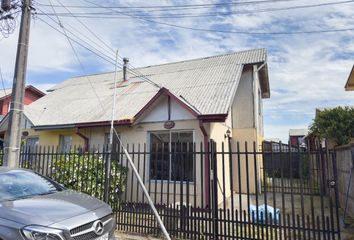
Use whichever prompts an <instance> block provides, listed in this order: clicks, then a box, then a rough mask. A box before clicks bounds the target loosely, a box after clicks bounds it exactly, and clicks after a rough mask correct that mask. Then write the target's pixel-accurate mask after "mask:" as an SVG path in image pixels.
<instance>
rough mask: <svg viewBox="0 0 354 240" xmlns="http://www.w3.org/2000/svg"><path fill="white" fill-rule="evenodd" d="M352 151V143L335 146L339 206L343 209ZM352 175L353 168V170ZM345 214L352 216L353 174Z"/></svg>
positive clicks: (353, 146)
mask: <svg viewBox="0 0 354 240" xmlns="http://www.w3.org/2000/svg"><path fill="white" fill-rule="evenodd" d="M352 152H353V154H354V144H350V145H345V146H340V147H337V148H336V154H337V173H338V193H339V204H340V207H341V208H342V209H343V210H344V209H345V202H346V198H347V190H348V184H349V178H350V170H351V168H353V160H352V158H353V157H354V156H352ZM353 175H354V170H353ZM347 214H348V215H349V216H351V217H352V218H354V176H352V180H351V185H350V189H349V194H348V207H347Z"/></svg>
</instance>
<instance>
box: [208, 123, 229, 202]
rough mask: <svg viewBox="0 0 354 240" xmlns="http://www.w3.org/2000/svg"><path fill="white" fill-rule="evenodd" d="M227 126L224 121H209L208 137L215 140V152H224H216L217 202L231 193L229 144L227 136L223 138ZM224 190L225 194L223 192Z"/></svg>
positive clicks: (222, 200)
mask: <svg viewBox="0 0 354 240" xmlns="http://www.w3.org/2000/svg"><path fill="white" fill-rule="evenodd" d="M228 129H229V127H228V126H227V125H226V124H225V123H211V124H210V138H211V139H213V140H214V141H215V142H216V148H217V149H216V152H217V153H222V152H223V151H224V152H225V154H217V159H216V161H217V177H218V182H219V184H218V201H219V202H218V203H219V204H221V203H222V202H225V203H226V201H224V200H225V199H224V197H225V198H226V199H227V198H228V197H230V195H231V189H230V181H231V179H230V171H229V169H230V168H229V167H230V161H229V154H227V152H228V151H229V144H228V139H227V137H226V138H225V134H226V131H227V130H228ZM224 192H225V194H223V193H224Z"/></svg>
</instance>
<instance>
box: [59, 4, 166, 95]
mask: <svg viewBox="0 0 354 240" xmlns="http://www.w3.org/2000/svg"><path fill="white" fill-rule="evenodd" d="M57 2H58V3H59V4H60V5H61V6H63V7H64V8H65V9H66V10H67V11H68V12H69V13H70V14H72V13H71V11H70V10H69V9H67V8H66V7H65V6H64V5H63V4H62V3H61V2H60V1H59V0H57ZM75 19H76V20H77V21H78V22H79V23H80V24H81V25H82V26H84V28H85V29H86V30H88V31H89V32H90V33H91V34H92V35H94V36H95V38H96V39H98V40H99V41H100V42H101V43H102V44H103V45H105V46H106V47H107V48H108V49H110V50H111V51H112V53H113V54H114V52H115V51H114V50H113V49H112V48H111V47H110V46H109V45H108V44H107V43H105V42H104V41H103V40H102V39H101V38H100V37H99V36H98V35H97V34H95V33H94V32H93V31H92V30H91V29H90V28H89V27H87V26H86V24H84V23H83V22H82V21H80V20H79V19H78V18H76V17H75ZM117 54H118V53H117ZM118 56H119V57H120V58H121V59H123V57H122V56H120V55H119V54H118ZM120 66H122V65H120ZM131 66H132V65H131ZM133 68H134V67H133ZM128 72H131V73H133V75H134V74H135V76H137V77H140V78H141V79H143V80H145V81H147V82H149V83H150V84H152V85H154V86H156V87H158V88H161V86H160V85H158V84H157V83H155V82H154V81H152V80H151V79H149V78H147V77H146V76H144V75H143V74H141V73H140V72H138V71H137V70H136V69H135V70H134V69H128ZM139 75H140V76H139Z"/></svg>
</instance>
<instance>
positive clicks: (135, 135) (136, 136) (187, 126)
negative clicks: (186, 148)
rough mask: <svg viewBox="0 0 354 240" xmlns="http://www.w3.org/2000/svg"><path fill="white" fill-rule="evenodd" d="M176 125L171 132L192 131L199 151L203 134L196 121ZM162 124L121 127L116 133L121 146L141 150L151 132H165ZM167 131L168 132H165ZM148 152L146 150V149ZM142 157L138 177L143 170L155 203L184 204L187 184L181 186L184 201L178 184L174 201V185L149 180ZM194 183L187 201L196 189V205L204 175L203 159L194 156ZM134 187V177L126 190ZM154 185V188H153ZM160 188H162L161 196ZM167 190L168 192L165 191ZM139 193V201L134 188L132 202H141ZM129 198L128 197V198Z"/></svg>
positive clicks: (146, 184) (179, 122) (180, 122)
mask: <svg viewBox="0 0 354 240" xmlns="http://www.w3.org/2000/svg"><path fill="white" fill-rule="evenodd" d="M175 123H176V125H175V127H174V128H173V129H172V131H176V130H192V131H194V140H195V142H196V148H197V151H199V146H200V143H201V142H203V134H202V132H201V131H200V128H199V122H198V121H197V120H187V121H175ZM163 124H164V123H163V122H159V123H142V124H139V125H136V126H133V127H121V128H118V129H117V131H118V132H119V134H120V135H121V139H122V142H123V144H128V143H129V145H130V149H131V148H132V144H134V145H135V149H137V148H138V145H139V144H140V147H141V150H142V149H143V146H144V143H147V146H148V144H149V139H148V138H149V132H153V131H161V130H165V129H164V127H163ZM167 131H168V130H167ZM147 150H148V149H147ZM134 158H135V161H137V159H138V158H139V156H137V155H135V156H134ZM143 159H144V157H143V155H141V156H140V164H139V168H140V169H139V173H140V176H142V177H143V168H145V179H143V180H144V182H145V186H146V188H148V189H149V188H150V192H151V196H152V198H153V199H155V198H156V199H155V200H156V202H157V203H161V204H167V199H169V202H168V204H173V201H174V200H175V201H176V202H180V201H183V202H186V201H187V200H186V199H185V196H186V193H187V184H183V189H182V190H183V192H184V199H181V194H180V191H181V188H180V184H177V186H178V187H177V189H176V196H175V199H174V195H173V194H172V192H173V189H174V183H173V182H168V181H163V182H161V181H155V180H149V159H146V163H145V166H144V164H143V162H144V160H143ZM195 161H196V164H195V166H196V183H190V184H189V192H190V198H189V201H190V203H193V202H194V198H195V196H194V188H195V187H196V195H197V197H196V202H197V203H198V205H199V204H200V202H201V198H200V197H201V187H202V185H201V174H204V171H202V169H201V168H200V167H201V163H200V161H204V159H201V158H200V155H197V156H196V159H195ZM123 164H124V165H125V164H126V163H125V162H124V163H123ZM135 166H136V167H137V168H138V164H137V162H136V164H135ZM131 174H132V171H129V179H131V177H132V176H131ZM203 178H204V179H205V177H204V176H203ZM132 185H134V186H136V178H135V177H134V182H133V184H131V182H128V189H130V188H132V187H133V186H132ZM155 185H156V188H155ZM161 187H162V188H163V195H162V196H161ZM167 188H169V190H168V189H167ZM138 192H140V193H139V194H138V195H139V199H138V198H137V191H136V187H135V189H134V191H133V200H138V201H141V200H142V193H141V189H139V191H138ZM167 192H170V194H169V196H167ZM161 197H162V201H161ZM129 198H130V196H129Z"/></svg>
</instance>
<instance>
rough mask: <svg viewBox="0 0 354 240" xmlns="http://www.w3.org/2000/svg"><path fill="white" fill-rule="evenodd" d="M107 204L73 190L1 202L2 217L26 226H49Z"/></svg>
mask: <svg viewBox="0 0 354 240" xmlns="http://www.w3.org/2000/svg"><path fill="white" fill-rule="evenodd" d="M102 207H107V204H106V203H104V202H102V201H100V200H98V199H96V198H93V197H91V196H88V195H86V194H83V193H78V192H75V191H71V190H65V191H61V192H57V193H52V194H49V195H44V196H36V197H31V198H26V199H19V200H14V201H5V202H0V217H1V218H4V219H8V220H11V221H14V222H17V223H21V224H24V225H29V224H35V225H42V226H49V225H51V224H54V223H57V222H60V221H63V220H65V219H68V218H72V217H75V216H78V215H81V214H84V213H87V212H89V211H92V210H95V209H98V208H102Z"/></svg>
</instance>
